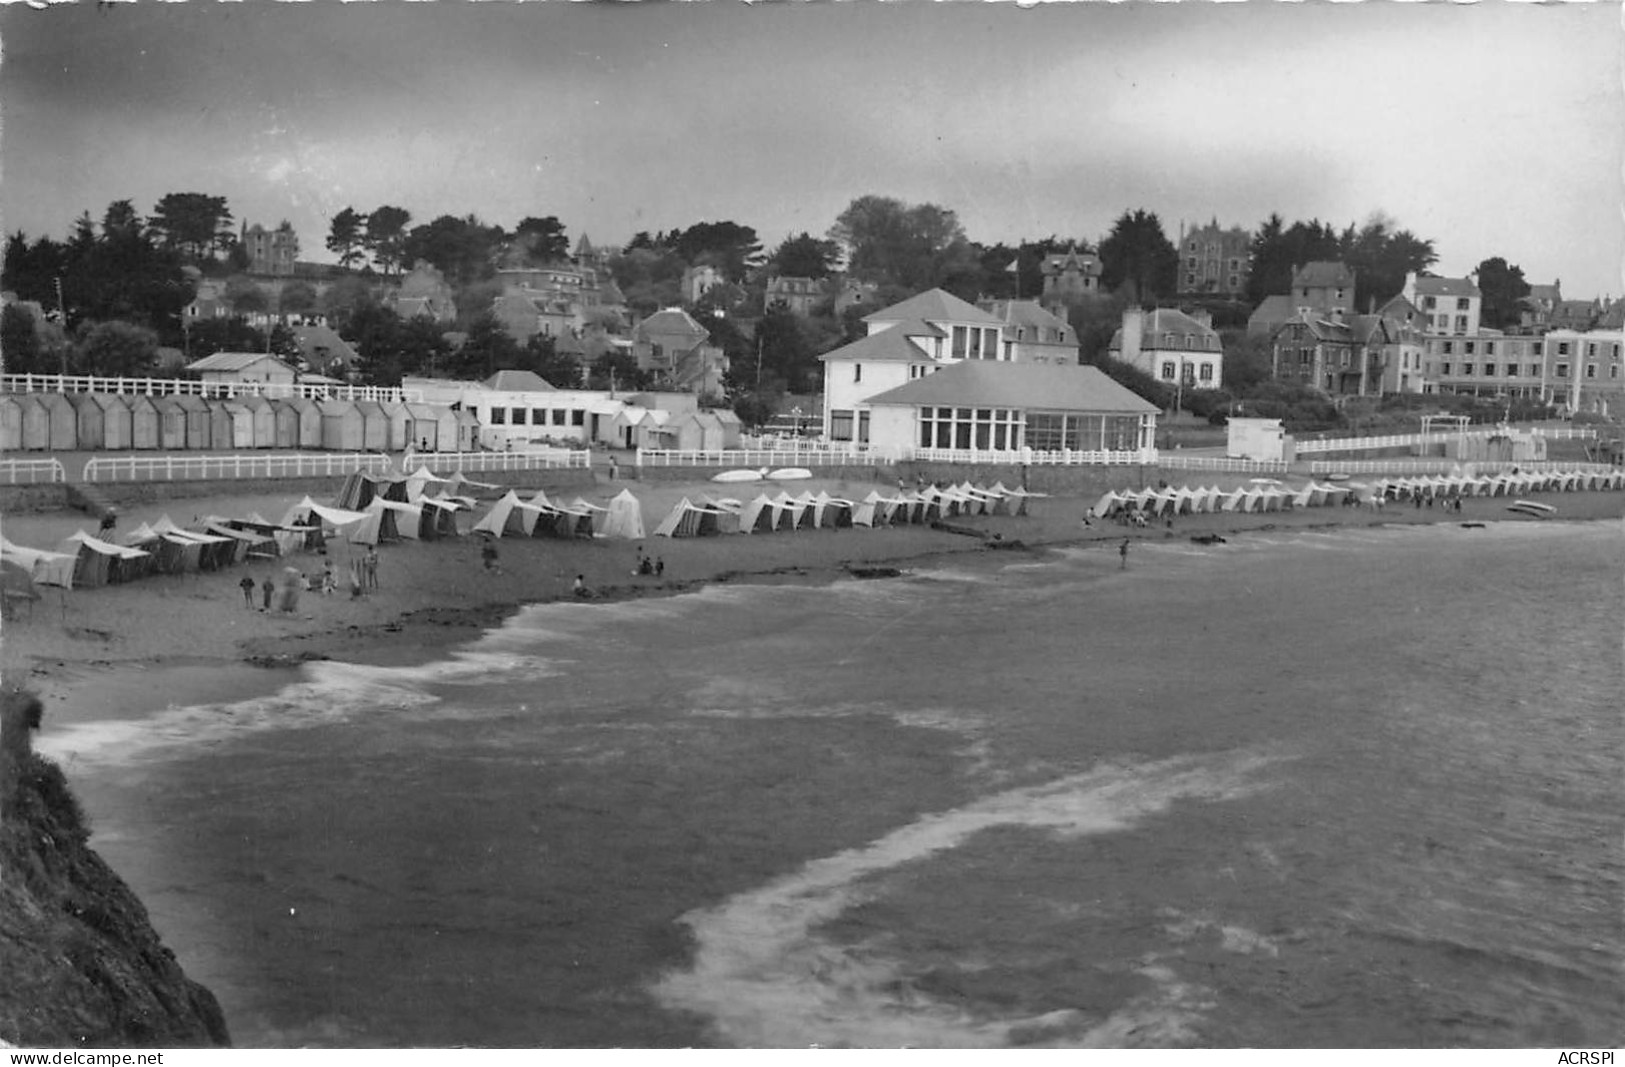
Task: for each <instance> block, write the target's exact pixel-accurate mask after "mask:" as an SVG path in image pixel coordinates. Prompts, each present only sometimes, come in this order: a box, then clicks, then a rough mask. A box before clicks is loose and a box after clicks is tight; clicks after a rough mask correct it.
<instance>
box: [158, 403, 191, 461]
mask: <svg viewBox="0 0 1625 1067" xmlns="http://www.w3.org/2000/svg"><path fill="white" fill-rule="evenodd" d="M152 409H153V410H154V411H156V412H157V413H158V447H159V448H161V449H164V450H165V451H170V452H173V451H178V450H180V449H183V448H185V447H186V408H184V407H182V406H181V402H180V398H179V397H174V396H155V397H153V398H152Z"/></svg>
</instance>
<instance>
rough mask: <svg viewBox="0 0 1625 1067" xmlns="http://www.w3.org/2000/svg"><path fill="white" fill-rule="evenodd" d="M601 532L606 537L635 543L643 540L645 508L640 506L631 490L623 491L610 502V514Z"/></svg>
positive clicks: (606, 517) (606, 516)
mask: <svg viewBox="0 0 1625 1067" xmlns="http://www.w3.org/2000/svg"><path fill="white" fill-rule="evenodd" d="M601 532H602V533H603V535H604V536H605V537H619V538H624V539H627V540H633V541H641V540H642V539H643V537H644V532H643V508H642V506H641V505H639V504H638V500H637V497H635V496H633V495H632V491H631V490H630V489H622V490H621V491H620V492H619V493H617V494H616V495H615V497H614V498H613V499H612V500H610V502H609V512H608V514H606V515H605V516H604V525H603V530H602V531H601Z"/></svg>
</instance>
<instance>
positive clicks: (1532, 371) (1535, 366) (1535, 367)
mask: <svg viewBox="0 0 1625 1067" xmlns="http://www.w3.org/2000/svg"><path fill="white" fill-rule="evenodd" d="M1529 377H1531V378H1539V377H1540V364H1539V363H1531V364H1529Z"/></svg>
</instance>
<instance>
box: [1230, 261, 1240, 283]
mask: <svg viewBox="0 0 1625 1067" xmlns="http://www.w3.org/2000/svg"><path fill="white" fill-rule="evenodd" d="M1230 269H1231V270H1240V269H1241V260H1239V259H1235V258H1233V257H1232V258H1231V260H1230ZM1230 284H1231V285H1234V284H1236V283H1235V281H1234V280H1232V281H1231V283H1230Z"/></svg>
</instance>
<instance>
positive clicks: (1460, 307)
mask: <svg viewBox="0 0 1625 1067" xmlns="http://www.w3.org/2000/svg"><path fill="white" fill-rule="evenodd" d="M1470 306H1471V305H1470V304H1468V302H1467V298H1466V297H1465V296H1458V297H1456V310H1457V311H1466V310H1467V309H1468V307H1470Z"/></svg>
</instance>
